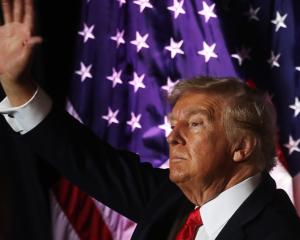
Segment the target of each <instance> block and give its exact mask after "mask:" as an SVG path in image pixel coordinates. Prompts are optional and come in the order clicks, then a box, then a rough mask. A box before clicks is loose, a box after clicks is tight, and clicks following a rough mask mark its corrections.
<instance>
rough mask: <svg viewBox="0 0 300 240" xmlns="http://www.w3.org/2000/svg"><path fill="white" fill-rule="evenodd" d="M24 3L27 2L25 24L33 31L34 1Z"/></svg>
mask: <svg viewBox="0 0 300 240" xmlns="http://www.w3.org/2000/svg"><path fill="white" fill-rule="evenodd" d="M24 2H25V9H24V23H26V24H27V25H28V26H29V28H30V29H33V22H34V11H33V1H32V0H24Z"/></svg>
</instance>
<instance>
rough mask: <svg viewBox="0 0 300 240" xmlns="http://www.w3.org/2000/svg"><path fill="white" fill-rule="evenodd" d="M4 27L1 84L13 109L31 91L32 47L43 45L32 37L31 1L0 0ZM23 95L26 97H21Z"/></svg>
mask: <svg viewBox="0 0 300 240" xmlns="http://www.w3.org/2000/svg"><path fill="white" fill-rule="evenodd" d="M1 2H2V9H3V18H4V25H2V26H1V27H0V82H1V84H2V87H3V89H4V91H5V92H6V94H7V96H8V98H9V99H10V100H11V102H13V104H14V105H19V104H22V103H23V102H24V101H26V100H27V99H26V98H28V97H29V96H25V95H31V94H32V91H33V88H34V87H33V82H32V81H31V80H30V75H29V70H30V61H31V57H32V52H33V47H34V46H35V45H36V44H38V43H40V42H41V41H42V39H41V37H38V36H33V29H34V10H33V2H32V0H1ZM24 94H25V95H24Z"/></svg>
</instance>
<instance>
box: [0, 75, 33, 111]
mask: <svg viewBox="0 0 300 240" xmlns="http://www.w3.org/2000/svg"><path fill="white" fill-rule="evenodd" d="M2 80H3V79H2ZM5 80H7V77H6V79H5ZM1 84H2V87H3V90H4V92H5V94H6V96H7V98H8V100H9V102H10V104H11V106H12V107H17V106H21V105H23V104H24V103H26V102H27V101H28V100H29V99H30V98H31V97H32V96H33V95H34V93H35V91H36V88H37V85H36V83H35V82H34V81H33V80H32V79H31V78H30V77H28V78H26V79H24V80H22V81H12V80H10V81H5V83H4V81H1Z"/></svg>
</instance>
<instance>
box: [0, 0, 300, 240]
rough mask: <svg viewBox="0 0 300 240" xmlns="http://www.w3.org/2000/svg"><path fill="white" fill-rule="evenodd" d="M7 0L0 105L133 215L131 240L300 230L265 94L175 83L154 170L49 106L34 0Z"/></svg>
mask: <svg viewBox="0 0 300 240" xmlns="http://www.w3.org/2000/svg"><path fill="white" fill-rule="evenodd" d="M2 6H3V11H4V19H5V25H4V26H2V27H1V28H0V52H1V56H0V81H1V84H2V87H3V89H4V91H5V93H6V95H7V98H6V99H5V100H4V101H2V103H1V109H2V110H1V112H2V113H3V115H4V117H5V119H6V120H7V122H8V123H9V125H10V126H11V127H12V128H13V129H14V130H15V131H16V132H18V133H19V136H18V141H19V143H21V144H22V145H24V146H27V147H28V149H29V150H30V151H31V152H32V154H34V155H35V156H36V157H37V158H38V159H40V160H41V161H47V162H49V163H50V164H51V165H53V166H54V167H55V168H56V169H57V170H58V171H59V172H60V173H61V174H63V175H65V176H66V177H67V178H69V179H70V180H71V181H72V182H73V183H75V184H77V185H78V186H79V187H80V188H82V189H83V190H84V191H86V192H88V193H89V194H90V195H91V196H93V197H94V198H96V199H98V200H99V201H101V202H103V203H104V204H106V205H107V206H109V207H111V208H113V209H115V210H116V211H118V212H120V213H121V214H123V215H125V216H126V217H128V218H130V219H131V220H133V221H135V222H137V223H138V225H137V228H136V230H135V232H134V234H133V236H132V239H197V240H199V239H209V240H212V239H217V240H220V239H268V240H277V239H278V240H279V239H298V238H299V237H300V230H299V229H300V228H299V227H300V223H299V218H298V217H297V215H296V211H295V209H294V208H293V205H292V203H291V202H290V200H289V198H288V196H287V195H286V194H285V193H284V191H283V190H276V186H275V183H274V181H273V180H272V179H271V177H270V176H269V175H268V173H267V171H268V170H270V169H271V168H272V166H273V165H274V162H273V161H274V160H273V157H274V155H275V134H276V124H275V113H274V108H273V105H272V104H271V102H270V101H269V98H268V97H267V96H265V95H264V94H263V93H262V92H260V91H258V90H254V89H251V88H249V87H248V86H247V85H245V84H244V83H242V82H240V81H238V80H236V79H225V78H223V79H222V78H220V79H214V78H210V77H203V78H195V79H191V80H188V81H183V82H181V83H179V84H177V85H176V86H175V88H174V90H173V92H172V94H171V96H170V101H171V104H172V106H173V108H172V112H171V114H170V122H171V126H172V132H171V133H170V135H169V136H168V143H169V146H170V169H169V170H162V169H154V168H152V166H151V165H150V164H145V163H144V164H141V163H140V161H139V157H138V156H137V155H136V154H133V153H130V152H126V151H121V150H116V149H113V148H112V147H111V146H109V145H108V144H107V143H105V142H102V141H101V140H100V139H98V138H97V137H96V136H94V135H93V134H92V133H91V132H90V131H88V130H87V129H86V128H85V127H84V126H82V125H81V124H79V123H78V122H77V121H75V120H74V119H73V118H71V117H70V116H69V115H68V114H67V113H65V112H63V111H61V110H59V109H56V108H55V106H52V101H51V100H50V99H49V97H48V96H47V94H46V93H44V91H43V90H42V89H40V88H38V89H37V87H36V84H35V82H34V81H33V80H32V79H31V77H30V74H29V72H30V71H29V70H30V66H29V62H30V58H31V55H32V48H33V46H34V45H35V44H37V43H40V42H41V39H40V38H39V37H33V36H32V34H31V32H32V29H33V8H32V0H24V1H21V0H15V1H14V3H13V4H12V3H11V1H7V0H3V1H2ZM170 180H171V181H170ZM174 183H175V184H174ZM190 212H191V214H190ZM200 216H201V217H200Z"/></svg>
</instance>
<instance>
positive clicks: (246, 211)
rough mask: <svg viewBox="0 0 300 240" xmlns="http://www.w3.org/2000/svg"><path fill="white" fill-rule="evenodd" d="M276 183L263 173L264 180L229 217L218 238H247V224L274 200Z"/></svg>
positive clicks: (220, 239)
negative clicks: (245, 230)
mask: <svg viewBox="0 0 300 240" xmlns="http://www.w3.org/2000/svg"><path fill="white" fill-rule="evenodd" d="M275 189H276V184H275V182H274V180H273V179H272V178H271V177H270V175H269V174H267V173H263V174H262V182H261V183H260V184H259V186H258V187H257V189H255V190H254V192H253V193H252V194H251V195H250V196H249V197H248V198H247V199H246V201H245V202H244V203H243V204H242V205H241V206H240V207H239V208H238V210H237V211H236V212H235V213H234V214H233V216H232V217H231V218H230V219H229V221H228V222H227V224H226V225H225V226H224V228H223V229H222V231H221V232H220V234H219V235H218V237H217V238H216V240H229V239H230V240H242V239H245V236H246V233H245V232H244V229H245V226H246V225H247V224H248V223H249V222H250V221H252V220H253V219H255V218H256V217H257V216H258V215H259V213H260V212H261V211H262V210H263V209H264V207H265V206H266V205H267V204H268V203H269V202H270V201H271V200H272V197H273V194H274V193H275Z"/></svg>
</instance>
